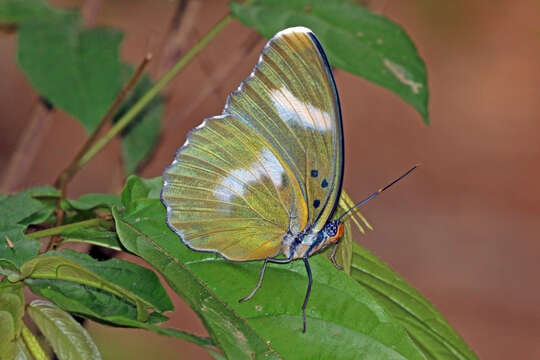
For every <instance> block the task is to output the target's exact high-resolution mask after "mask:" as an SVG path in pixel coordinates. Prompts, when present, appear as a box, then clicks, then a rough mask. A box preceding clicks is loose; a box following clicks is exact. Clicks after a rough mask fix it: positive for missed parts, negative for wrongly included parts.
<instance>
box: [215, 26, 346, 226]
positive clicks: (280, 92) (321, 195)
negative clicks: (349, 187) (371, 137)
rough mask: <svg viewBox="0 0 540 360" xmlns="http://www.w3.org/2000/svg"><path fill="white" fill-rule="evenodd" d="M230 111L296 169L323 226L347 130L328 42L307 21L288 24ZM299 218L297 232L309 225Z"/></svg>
mask: <svg viewBox="0 0 540 360" xmlns="http://www.w3.org/2000/svg"><path fill="white" fill-rule="evenodd" d="M224 114H231V115H232V116H234V117H235V118H237V119H239V120H240V121H242V122H244V123H245V124H247V125H248V126H250V127H252V128H253V129H254V130H255V131H256V132H257V133H258V134H260V136H262V137H263V138H265V139H266V141H267V142H268V143H269V144H270V146H271V148H272V149H274V150H275V151H276V152H277V153H278V154H279V156H280V157H281V158H282V159H283V161H285V162H286V163H287V164H288V166H289V168H290V169H291V170H292V171H293V173H294V176H295V178H296V181H297V182H298V184H299V186H300V188H301V191H302V194H303V197H304V201H305V203H306V205H307V208H308V215H307V216H308V217H307V225H312V229H314V230H315V231H318V230H320V229H322V227H323V226H324V225H325V223H326V222H327V220H328V219H329V217H330V216H331V214H332V212H333V211H334V209H335V207H336V205H337V202H338V199H339V194H340V191H341V185H342V177H343V130H342V123H341V113H340V105H339V99H338V95H337V90H336V87H335V83H334V79H333V76H332V71H331V69H330V66H329V64H328V60H327V59H326V56H325V54H324V52H323V50H322V47H321V45H320V43H319V42H318V40H317V39H316V37H315V36H314V35H313V33H312V32H311V31H310V30H309V29H307V28H303V27H296V28H290V29H286V30H284V31H281V32H280V33H278V34H277V35H276V36H275V37H274V38H272V39H271V40H270V41H269V42H268V44H267V45H266V46H265V48H264V50H263V51H262V54H261V57H260V59H259V63H258V64H257V66H256V67H255V69H254V71H253V73H252V74H251V76H250V77H249V78H248V79H246V80H245V81H244V83H243V84H242V85H241V87H240V88H239V90H237V91H236V92H234V93H232V94H231V95H230V96H229V99H228V101H227V106H226V107H225V110H224ZM305 226H306V222H305V221H304V219H302V217H301V216H300V217H299V218H296V219H293V223H292V224H291V226H290V228H291V230H292V231H293V233H297V232H299V231H301V230H303V229H304V227H305Z"/></svg>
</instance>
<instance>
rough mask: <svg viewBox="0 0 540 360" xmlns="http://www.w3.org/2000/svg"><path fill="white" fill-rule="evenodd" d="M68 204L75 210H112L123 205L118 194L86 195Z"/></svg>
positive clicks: (69, 201) (68, 201)
mask: <svg viewBox="0 0 540 360" xmlns="http://www.w3.org/2000/svg"><path fill="white" fill-rule="evenodd" d="M67 203H68V204H69V206H70V207H71V208H72V209H75V210H93V209H98V208H106V209H110V208H111V207H113V206H120V205H121V204H122V203H121V201H120V196H118V195H116V194H84V195H82V196H81V197H79V198H78V199H77V200H67Z"/></svg>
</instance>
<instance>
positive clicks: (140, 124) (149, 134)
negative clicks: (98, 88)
mask: <svg viewBox="0 0 540 360" xmlns="http://www.w3.org/2000/svg"><path fill="white" fill-rule="evenodd" d="M125 69H126V71H125V73H126V75H129V76H126V78H125V82H127V79H128V77H130V76H131V74H132V73H133V69H132V68H131V67H130V66H125ZM152 86H153V84H152V81H151V80H150V77H148V76H147V75H143V76H142V77H141V79H140V80H139V82H138V84H137V86H136V87H135V89H133V91H132V92H131V94H130V95H129V97H128V98H127V99H126V101H124V103H123V104H122V106H121V107H120V108H119V109H118V112H117V113H116V115H115V116H114V118H113V121H117V120H118V119H120V118H121V117H122V115H124V114H125V113H126V112H127V111H128V110H129V109H130V108H131V107H133V105H135V103H136V102H137V101H138V100H139V99H140V98H141V97H143V95H144V94H146V92H147V91H148V90H149V89H150V88H151V87H152ZM162 116H163V97H161V96H159V95H158V96H155V97H154V98H153V99H152V100H151V101H150V103H149V104H148V105H146V106H145V107H144V109H143V110H142V111H141V112H139V114H138V115H137V116H136V117H135V120H134V121H132V122H131V123H130V124H129V126H128V127H126V129H124V131H122V134H121V137H122V158H123V160H124V169H125V172H126V174H132V173H134V172H135V171H136V170H137V168H138V167H139V166H140V165H141V163H142V162H143V161H144V160H146V159H147V158H148V157H149V156H150V154H151V153H152V150H153V148H154V145H155V144H156V142H157V140H158V137H159V133H160V130H161V118H162Z"/></svg>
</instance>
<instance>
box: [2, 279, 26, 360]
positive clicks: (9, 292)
mask: <svg viewBox="0 0 540 360" xmlns="http://www.w3.org/2000/svg"><path fill="white" fill-rule="evenodd" d="M0 284H1V286H0V334H1V336H0V359H12V358H13V357H14V356H15V353H16V351H17V348H16V343H15V340H16V338H17V337H18V336H19V334H20V332H21V328H22V326H23V322H22V318H23V315H24V296H23V292H22V286H21V284H10V283H9V282H8V281H7V279H6V278H4V279H3V281H2V282H1V283H0Z"/></svg>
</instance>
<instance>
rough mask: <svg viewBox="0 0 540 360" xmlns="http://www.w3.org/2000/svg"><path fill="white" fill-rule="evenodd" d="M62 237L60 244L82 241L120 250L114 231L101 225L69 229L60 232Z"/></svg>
mask: <svg viewBox="0 0 540 360" xmlns="http://www.w3.org/2000/svg"><path fill="white" fill-rule="evenodd" d="M60 236H61V237H62V238H63V240H62V244H65V243H69V242H83V243H86V244H92V245H97V246H102V247H106V248H109V249H113V250H117V251H121V250H122V246H121V245H120V241H118V236H116V232H114V231H110V230H108V229H106V228H105V227H103V226H98V227H93V228H78V229H69V230H66V231H64V232H62V233H61V234H60Z"/></svg>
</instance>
